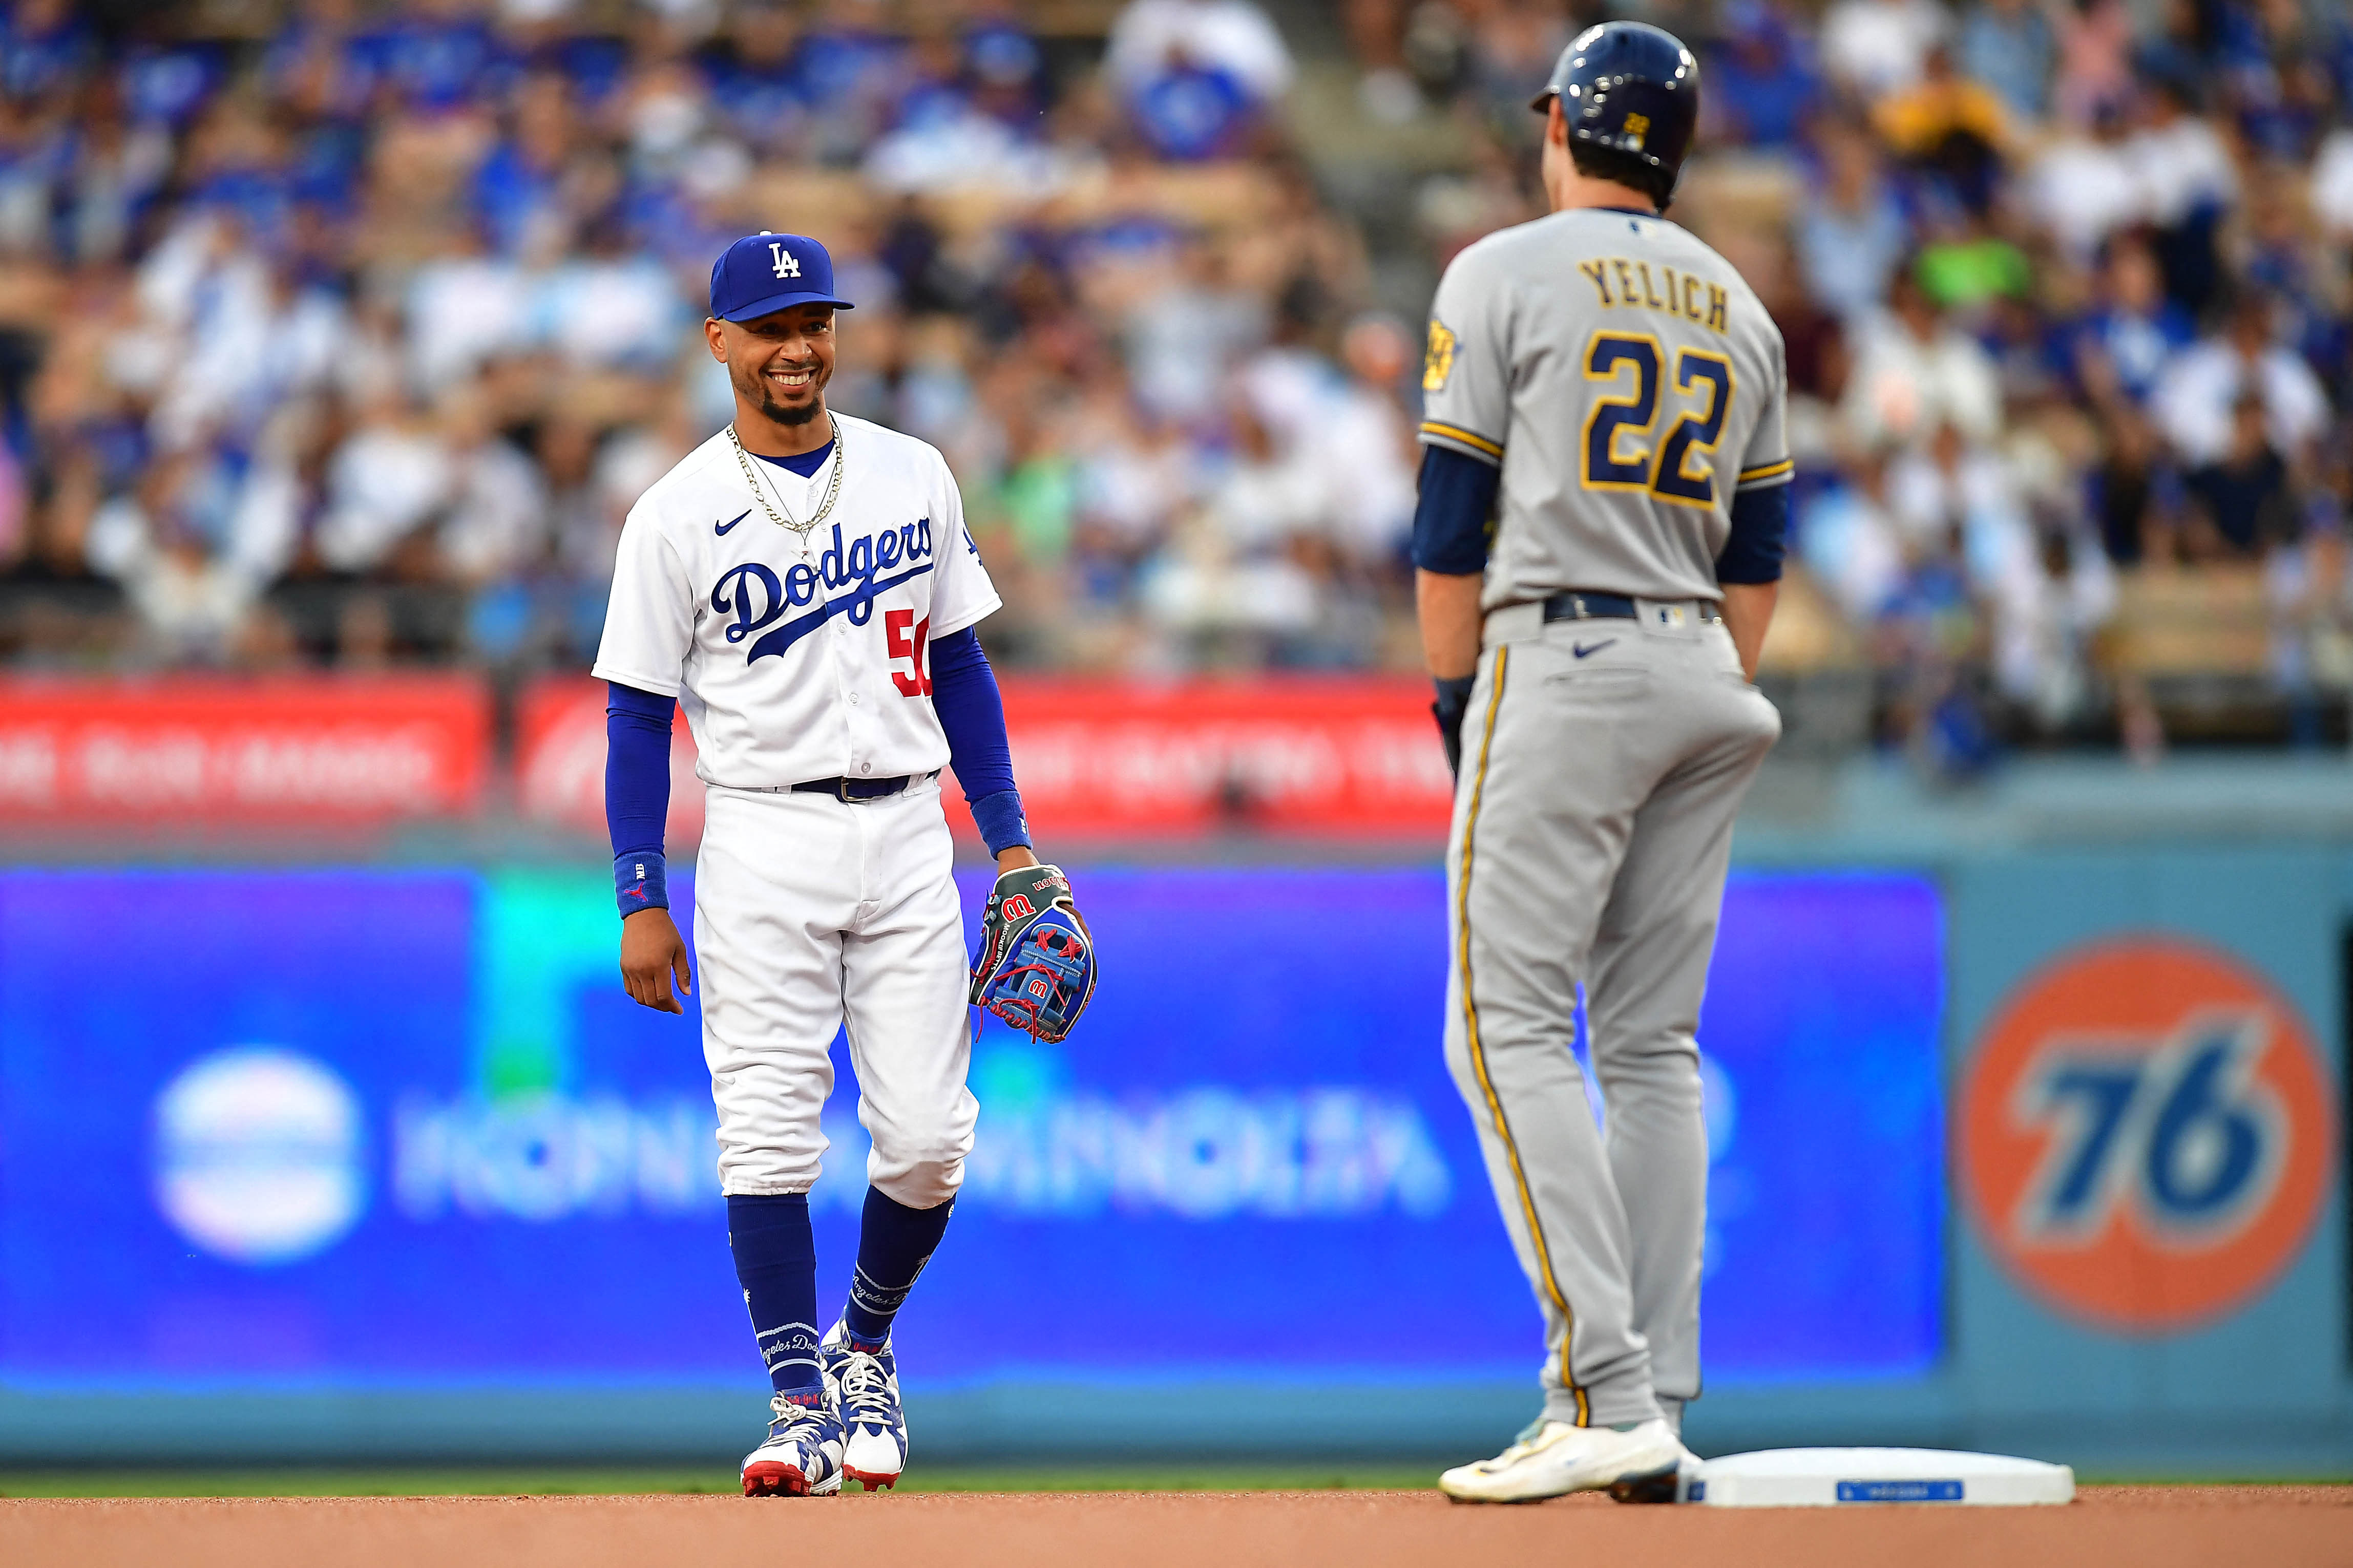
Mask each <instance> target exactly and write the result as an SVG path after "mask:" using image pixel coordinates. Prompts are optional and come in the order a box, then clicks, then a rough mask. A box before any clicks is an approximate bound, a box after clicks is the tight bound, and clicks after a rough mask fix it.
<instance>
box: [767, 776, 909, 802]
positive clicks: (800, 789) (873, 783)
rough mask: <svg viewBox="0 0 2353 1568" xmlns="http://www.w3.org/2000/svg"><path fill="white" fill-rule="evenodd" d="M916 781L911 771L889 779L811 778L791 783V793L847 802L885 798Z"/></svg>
mask: <svg viewBox="0 0 2353 1568" xmlns="http://www.w3.org/2000/svg"><path fill="white" fill-rule="evenodd" d="M921 776H922V778H923V779H924V780H930V779H935V778H937V777H939V776H940V775H939V774H938V773H924V774H923V775H921ZM916 782H918V781H917V775H915V774H913V773H901V774H900V775H899V776H898V777H896V778H889V779H852V778H829V779H811V780H809V782H808V783H807V784H795V785H793V793H794V794H795V795H831V796H833V798H834V799H836V800H839V801H849V802H854V801H861V800H887V799H888V798H890V797H891V796H892V795H897V794H898V793H899V792H900V791H901V790H902V789H905V788H906V787H907V786H908V785H909V784H914V783H916Z"/></svg>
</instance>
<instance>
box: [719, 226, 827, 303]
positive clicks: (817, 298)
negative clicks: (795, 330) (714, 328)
mask: <svg viewBox="0 0 2353 1568" xmlns="http://www.w3.org/2000/svg"><path fill="white" fill-rule="evenodd" d="M791 305H831V306H832V307H834V308H835V309H836V310H850V309H852V308H853V307H852V306H851V305H850V302H849V300H842V299H837V298H836V297H835V295H834V292H833V258H832V257H830V256H828V255H827V254H826V251H825V247H824V246H822V245H819V244H818V242H817V241H816V240H813V239H811V238H810V237H808V236H807V235H805V234H770V233H769V232H768V231H767V230H765V229H762V230H761V231H760V232H759V233H758V234H747V235H745V236H744V237H743V238H741V239H739V240H737V241H736V242H735V243H734V244H733V245H731V246H729V247H727V248H726V250H724V251H723V252H722V253H721V255H720V258H719V259H718V260H716V261H714V262H712V264H711V313H712V315H714V316H716V317H718V318H719V319H720V320H721V321H756V320H758V319H759V318H760V317H762V316H765V315H767V314H769V313H770V312H771V311H776V310H784V309H785V308H786V307H787V306H791Z"/></svg>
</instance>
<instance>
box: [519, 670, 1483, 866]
mask: <svg viewBox="0 0 2353 1568" xmlns="http://www.w3.org/2000/svg"><path fill="white" fill-rule="evenodd" d="M1002 685H1003V688H1004V692H1005V716H1006V725H1007V729H1008V731H1009V733H1010V736H1011V739H1012V743H1013V769H1014V774H1015V776H1016V778H1017V779H1018V781H1019V783H1020V785H1021V799H1022V804H1023V805H1025V806H1026V807H1028V809H1029V821H1030V824H1031V826H1033V827H1034V828H1035V829H1036V830H1037V831H1038V833H1039V835H1040V836H1041V837H1044V838H1046V839H1047V840H1049V841H1051V840H1052V839H1053V838H1054V837H1056V836H1058V835H1071V836H1076V837H1123V836H1133V835H1152V836H1164V835H1179V836H1185V835H1197V834H1202V833H1208V832H1213V831H1217V830H1219V829H1223V828H1240V829H1249V830H1257V831H1272V832H1282V833H1312V834H1394V833H1407V834H1413V835H1417V836H1423V837H1439V836H1441V835H1443V834H1444V833H1445V831H1446V823H1447V817H1448V814H1449V813H1450V812H1451V809H1452V806H1453V799H1454V784H1453V780H1452V778H1451V775H1450V774H1449V773H1447V771H1446V759H1445V756H1444V754H1443V753H1442V752H1440V749H1439V744H1438V735H1437V732H1436V731H1434V730H1433V729H1432V728H1431V726H1430V714H1429V711H1428V709H1429V701H1430V694H1429V689H1428V688H1427V686H1426V685H1425V683H1423V682H1421V681H1418V680H1413V679H1402V678H1390V677H1379V676H1366V677H1355V676H1345V677H1314V676H1295V677H1261V678H1258V679H1248V680H1230V681H1229V680H1186V681H1177V682H1172V683H1168V684H1146V683H1143V682H1137V681H1130V680H1106V679H1079V678H1065V679H1037V678H1028V677H1018V676H1012V677H1007V678H1006V679H1004V680H1003V682H1002ZM520 720H521V721H520V723H519V725H518V730H517V754H516V769H517V773H518V774H519V780H520V792H519V794H520V799H521V802H522V809H523V811H524V812H525V814H526V815H529V816H536V817H539V818H541V819H542V820H545V821H551V822H564V823H570V824H573V825H575V826H579V827H582V828H584V829H586V828H593V827H596V826H600V825H601V824H602V822H603V820H604V817H603V809H604V805H603V803H604V777H605V773H604V770H605V693H604V689H603V688H602V687H599V686H595V685H591V684H589V683H586V682H583V681H577V680H573V679H551V680H549V681H547V682H544V683H543V684H542V685H541V686H539V687H538V688H536V689H533V690H532V691H531V692H529V693H527V694H526V695H525V697H524V700H523V703H522V711H521V715H520ZM678 736H679V738H678V741H677V742H676V745H675V749H674V750H673V752H672V753H671V757H672V774H673V781H674V782H673V787H672V790H671V818H670V828H671V833H672V835H673V837H692V836H693V834H694V833H695V832H696V831H698V830H699V829H700V827H701V817H702V800H701V795H702V792H701V791H700V790H699V789H696V788H694V787H692V786H693V782H694V781H693V776H692V759H693V751H692V742H691V741H690V740H689V739H688V738H687V734H686V729H685V726H684V724H683V723H682V722H681V725H680V727H679V731H678ZM946 794H947V799H948V819H949V821H950V822H951V823H952V824H954V825H955V828H956V830H957V831H958V832H960V833H965V834H969V833H970V832H971V831H972V824H971V819H970V817H969V816H967V815H966V814H965V810H964V805H963V796H962V795H961V794H960V792H958V791H957V790H955V788H953V787H951V788H949V789H948V791H947V792H946Z"/></svg>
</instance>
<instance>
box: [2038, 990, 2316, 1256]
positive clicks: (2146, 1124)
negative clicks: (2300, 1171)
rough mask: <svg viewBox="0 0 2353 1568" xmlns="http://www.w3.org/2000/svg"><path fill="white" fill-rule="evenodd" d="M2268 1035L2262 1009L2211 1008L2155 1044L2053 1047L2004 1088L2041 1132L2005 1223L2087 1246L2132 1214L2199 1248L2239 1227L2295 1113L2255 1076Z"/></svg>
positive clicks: (2272, 1169)
mask: <svg viewBox="0 0 2353 1568" xmlns="http://www.w3.org/2000/svg"><path fill="white" fill-rule="evenodd" d="M2268 1036H2269V1025H2268V1022H2267V1020H2266V1019H2265V1017H2264V1016H2263V1015H2262V1014H2260V1013H2237V1014H2232V1013H2217V1014H2209V1015H2202V1016H2198V1017H2194V1018H2192V1019H2191V1020H2189V1023H2188V1024H2187V1026H2184V1027H2183V1028H2182V1029H2180V1030H2179V1032H2177V1033H2176V1034H2175V1036H2174V1037H2171V1038H2169V1039H2168V1040H2166V1041H2165V1042H2164V1043H2163V1044H2162V1045H2161V1046H2159V1047H2158V1048H2157V1049H2156V1050H2154V1051H2140V1052H2136V1051H2133V1050H2131V1049H2129V1048H2127V1049H2123V1050H2117V1049H2103V1048H2101V1046H2100V1044H2099V1043H2098V1042H2097V1041H2095V1040H2086V1041H2084V1042H2083V1043H2082V1044H2080V1045H2074V1044H2054V1045H2053V1046H2052V1047H2047V1048H2046V1049H2045V1050H2044V1051H2043V1052H2042V1054H2041V1056H2040V1057H2039V1058H2038V1059H2037V1061H2036V1062H2035V1064H2034V1067H2033V1068H2032V1069H2031V1070H2030V1071H2029V1072H2028V1073H2027V1075H2026V1076H2025V1077H2023V1078H2022V1079H2020V1080H2019V1084H2018V1089H2017V1090H2016V1092H2015V1093H2013V1094H2012V1096H2011V1098H2010V1115H2011V1118H2012V1120H2013V1121H2014V1122H2015V1123H2016V1124H2017V1125H2018V1126H2020V1127H2021V1128H2027V1129H2036V1130H2040V1131H2042V1132H2044V1134H2045V1136H2046V1138H2047V1142H2045V1143H2044V1146H2043V1148H2044V1153H2043V1157H2042V1163H2041V1165H2040V1166H2039V1167H2038V1168H2037V1170H2036V1171H2035V1173H2034V1177H2033V1179H2032V1180H2031V1182H2029V1183H2028V1184H2027V1187H2026V1190H2025V1192H2024V1193H2023V1194H2021V1198H2020V1201H2019V1204H2018V1206H2017V1208H2016V1209H2015V1210H2014V1211H2013V1212H2012V1215H2011V1217H2010V1235H2012V1236H2013V1237H2017V1238H2019V1239H2020V1240H2021V1241H2025V1242H2031V1243H2036V1244H2040V1245H2043V1246H2052V1247H2067V1246H2081V1245H2084V1244H2088V1243H2091V1242H2094V1241H2096V1240H2097V1239H2098V1238H2099V1237H2100V1236H2101V1235H2102V1234H2103V1233H2105V1231H2106V1230H2107V1229H2108V1228H2109V1227H2110V1226H2112V1225H2114V1224H2115V1223H2116V1221H2117V1220H2118V1219H2119V1218H2120V1217H2123V1216H2126V1215H2129V1216H2130V1218H2131V1219H2132V1220H2133V1221H2134V1222H2135V1223H2136V1224H2137V1226H2138V1227H2139V1228H2140V1229H2142V1230H2143V1231H2145V1232H2146V1233H2147V1236H2148V1237H2149V1239H2150V1240H2152V1241H2155V1242H2158V1243H2159V1244H2160V1245H2164V1244H2170V1245H2174V1246H2185V1245H2186V1246H2190V1247H2195V1246H2197V1245H2199V1244H2200V1242H2202V1241H2206V1240H2209V1239H2211V1238H2212V1237H2216V1236H2218V1235H2227V1234H2229V1233H2231V1232H2232V1230H2234V1229H2236V1228H2237V1227H2239V1226H2242V1225H2243V1224H2244V1223H2245V1221H2246V1218H2247V1216H2248V1215H2249V1214H2251V1213H2253V1212H2254V1211H2256V1210H2259V1209H2260V1208H2261V1207H2262V1206H2263V1204H2264V1203H2265V1202H2266V1201H2267V1200H2268V1199H2269V1198H2270V1197H2271V1195H2272V1194H2273V1193H2274V1191H2275V1190H2276V1189H2277V1187H2278V1185H2279V1177H2280V1170H2281V1166H2282V1163H2283V1160H2282V1156H2283V1155H2284V1153H2285V1152H2286V1149H2287V1142H2288V1119H2287V1113H2286V1111H2285V1110H2284V1108H2283V1107H2282V1106H2281V1104H2280V1102H2279V1096H2278V1095H2277V1094H2276V1093H2275V1092H2274V1091H2273V1090H2272V1089H2271V1088H2270V1087H2269V1086H2268V1085H2265V1084H2263V1082H2261V1081H2260V1080H2259V1079H2256V1078H2255V1076H2254V1068H2255V1064H2256V1063H2257V1062H2258V1061H2259V1060H2260V1059H2261V1058H2262V1056H2263V1049H2264V1047H2266V1046H2267V1045H2268V1044H2269V1043H2270V1042H2269V1038H2268Z"/></svg>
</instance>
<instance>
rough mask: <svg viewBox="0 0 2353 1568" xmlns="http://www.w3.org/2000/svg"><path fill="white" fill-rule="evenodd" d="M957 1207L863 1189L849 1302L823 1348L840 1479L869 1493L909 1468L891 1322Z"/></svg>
mask: <svg viewBox="0 0 2353 1568" xmlns="http://www.w3.org/2000/svg"><path fill="white" fill-rule="evenodd" d="M954 1207H955V1200H954V1199H953V1198H951V1199H950V1200H949V1201H948V1202H946V1203H944V1204H941V1205H938V1206H936V1207H934V1208H927V1209H913V1208H909V1207H908V1206H907V1205H904V1204H902V1203H900V1202H898V1201H897V1200H895V1199H893V1198H891V1197H888V1196H885V1195H884V1194H881V1193H880V1192H877V1191H876V1190H875V1189H873V1188H872V1187H869V1188H867V1189H866V1212H865V1215H864V1216H863V1218H862V1219H861V1220H860V1225H859V1230H858V1268H857V1269H856V1271H855V1272H854V1273H852V1274H851V1276H850V1279H849V1302H848V1304H847V1305H846V1306H844V1307H843V1309H842V1313H841V1321H839V1322H838V1323H836V1324H835V1325H834V1326H833V1328H832V1330H831V1331H829V1332H828V1333H827V1335H826V1336H825V1342H824V1343H823V1344H822V1345H821V1346H819V1347H818V1360H820V1361H821V1362H823V1363H825V1382H826V1387H827V1389H828V1391H829V1392H830V1393H831V1394H833V1403H834V1408H835V1409H836V1410H838V1411H839V1412H840V1413H841V1428H842V1456H841V1470H842V1474H843V1475H844V1476H846V1477H848V1478H849V1479H851V1480H853V1481H856V1482H858V1483H859V1484H860V1486H863V1487H864V1488H865V1489H867V1490H868V1491H870V1492H871V1491H873V1490H874V1489H877V1488H879V1487H889V1486H894V1485H896V1484H897V1482H898V1479H899V1473H900V1472H901V1471H902V1470H903V1469H905V1468H906V1467H907V1414H906V1411H905V1409H904V1407H903V1406H902V1405H900V1403H899V1362H898V1358H897V1357H896V1356H894V1355H893V1354H892V1352H891V1322H892V1319H893V1318H895V1317H897V1316H898V1314H899V1308H900V1306H901V1305H902V1303H903V1302H904V1301H905V1300H907V1292H908V1291H910V1290H912V1289H914V1287H915V1278H916V1276H917V1275H919V1274H921V1273H923V1265H924V1264H926V1263H928V1262H930V1261H931V1259H932V1253H933V1252H934V1250H935V1249H936V1248H937V1247H939V1245H940V1237H942V1236H943V1235H944V1234H945V1233H946V1231H947V1226H948V1211H949V1210H950V1209H952V1208H954Z"/></svg>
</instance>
